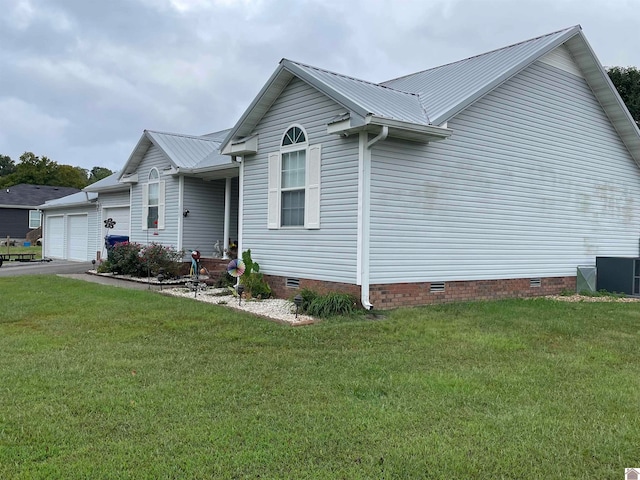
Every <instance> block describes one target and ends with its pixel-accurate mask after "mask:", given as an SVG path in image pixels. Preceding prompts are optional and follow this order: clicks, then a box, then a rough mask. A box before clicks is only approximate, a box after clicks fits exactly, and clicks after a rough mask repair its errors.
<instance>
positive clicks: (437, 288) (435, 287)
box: [429, 282, 444, 293]
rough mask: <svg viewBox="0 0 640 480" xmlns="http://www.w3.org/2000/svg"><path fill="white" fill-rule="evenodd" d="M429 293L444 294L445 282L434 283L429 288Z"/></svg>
mask: <svg viewBox="0 0 640 480" xmlns="http://www.w3.org/2000/svg"><path fill="white" fill-rule="evenodd" d="M429 291H430V292H431V293H434V292H444V282H433V283H432V284H431V285H430V286H429Z"/></svg>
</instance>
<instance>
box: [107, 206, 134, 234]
mask: <svg viewBox="0 0 640 480" xmlns="http://www.w3.org/2000/svg"><path fill="white" fill-rule="evenodd" d="M107 218H111V219H113V220H115V222H116V224H115V226H114V227H113V228H112V229H110V230H109V231H108V232H107V233H106V234H107V235H127V236H129V207H110V208H105V209H104V210H103V211H102V220H103V223H102V227H104V220H106V219H107ZM105 231H106V229H105Z"/></svg>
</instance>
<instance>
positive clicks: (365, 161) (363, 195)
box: [358, 126, 389, 310]
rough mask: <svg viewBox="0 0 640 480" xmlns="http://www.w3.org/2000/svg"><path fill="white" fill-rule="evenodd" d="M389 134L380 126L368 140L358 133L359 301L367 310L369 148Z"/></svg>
mask: <svg viewBox="0 0 640 480" xmlns="http://www.w3.org/2000/svg"><path fill="white" fill-rule="evenodd" d="M388 135H389V127H386V126H384V127H382V130H381V131H380V133H379V134H378V135H377V136H376V137H374V138H372V139H371V140H369V134H368V133H367V132H361V133H360V148H359V153H360V155H359V157H360V165H359V172H358V178H359V181H358V252H359V255H358V280H359V283H360V302H361V303H362V306H363V307H364V308H366V309H367V310H371V309H372V308H373V304H372V303H371V302H370V300H369V235H370V230H371V228H370V225H371V205H370V201H371V148H372V147H373V146H374V145H375V144H376V143H378V142H380V141H382V140H384V139H386V138H387V136H388Z"/></svg>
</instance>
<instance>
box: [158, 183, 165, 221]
mask: <svg viewBox="0 0 640 480" xmlns="http://www.w3.org/2000/svg"><path fill="white" fill-rule="evenodd" d="M164 184H165V182H164V180H163V181H162V182H159V183H158V230H162V229H163V228H164V210H165V208H164V205H165V200H164V198H165V195H164Z"/></svg>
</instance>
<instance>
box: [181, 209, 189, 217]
mask: <svg viewBox="0 0 640 480" xmlns="http://www.w3.org/2000/svg"><path fill="white" fill-rule="evenodd" d="M182 216H183V217H188V216H189V210H187V209H185V211H184V212H182Z"/></svg>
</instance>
